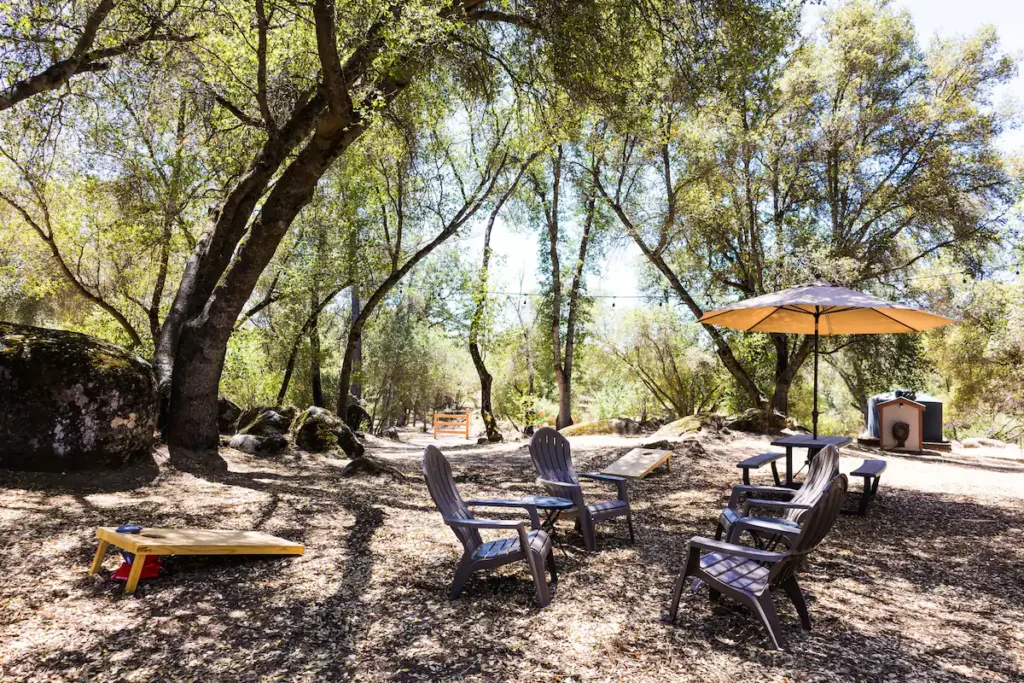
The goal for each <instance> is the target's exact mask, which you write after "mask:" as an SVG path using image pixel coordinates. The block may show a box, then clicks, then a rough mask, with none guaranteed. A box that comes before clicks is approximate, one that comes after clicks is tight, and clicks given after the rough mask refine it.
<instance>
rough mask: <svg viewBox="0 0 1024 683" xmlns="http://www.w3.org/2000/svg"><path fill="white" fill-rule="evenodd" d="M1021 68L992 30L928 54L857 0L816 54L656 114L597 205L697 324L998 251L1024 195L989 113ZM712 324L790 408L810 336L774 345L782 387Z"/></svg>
mask: <svg viewBox="0 0 1024 683" xmlns="http://www.w3.org/2000/svg"><path fill="white" fill-rule="evenodd" d="M737 40H738V43H739V45H745V42H744V41H743V40H741V39H740V38H739V37H737ZM773 55H774V56H773ZM1012 69H1013V65H1012V62H1011V61H1010V60H1009V59H1008V58H1007V57H1005V56H1002V55H1000V54H999V53H998V48H997V43H996V39H995V35H994V33H992V32H991V31H990V30H983V31H981V32H980V33H979V34H977V35H975V36H973V37H971V38H968V39H965V40H962V41H955V42H948V41H947V42H942V43H938V44H936V45H934V46H932V47H931V48H930V49H929V50H928V51H922V50H920V49H919V48H918V46H917V42H916V39H915V37H914V32H913V26H912V23H911V22H910V19H909V16H907V15H906V14H905V13H902V14H901V13H898V12H896V11H895V10H893V9H892V8H890V7H889V6H888V5H886V4H879V3H871V2H862V1H860V0H852V1H851V2H847V3H844V4H842V5H839V6H838V7H836V8H835V9H833V10H831V11H829V12H827V13H826V15H825V18H824V21H823V24H822V26H821V27H820V29H819V31H818V33H816V34H815V36H814V37H813V39H812V40H810V41H809V42H808V43H807V44H805V45H799V46H797V47H796V48H795V49H792V50H774V49H772V50H768V52H767V54H766V55H765V58H763V59H757V60H754V61H752V62H749V63H747V64H742V63H740V64H738V65H737V68H736V69H734V70H733V71H732V72H730V79H729V81H727V82H726V83H724V84H723V85H724V87H723V95H722V96H721V97H719V98H717V99H715V100H714V102H713V104H712V106H710V107H706V108H703V109H701V110H700V111H694V110H692V109H690V110H687V109H685V108H683V107H681V106H680V104H678V103H677V102H673V101H669V102H664V103H659V105H658V107H657V108H656V109H655V116H654V119H655V121H656V124H657V126H656V127H655V128H654V129H653V130H648V131H646V132H641V133H629V134H625V135H623V136H622V137H621V140H620V145H619V146H618V147H617V148H616V149H615V151H614V159H615V160H614V162H613V165H614V167H615V169H616V173H615V175H613V176H612V175H610V176H609V177H608V178H606V179H603V180H602V183H601V186H600V187H601V188H603V191H602V196H603V197H604V198H605V199H606V201H607V202H608V203H609V205H610V206H612V208H613V210H614V211H615V212H616V214H617V215H618V216H619V218H620V221H621V223H622V224H623V226H624V227H625V229H626V231H627V232H628V233H629V234H630V235H631V236H632V237H633V239H634V240H635V241H636V242H637V244H638V245H639V246H640V247H641V249H642V250H643V251H644V253H645V255H646V256H647V257H648V259H649V261H650V263H651V264H652V265H653V266H654V267H655V268H657V269H658V271H660V272H661V273H662V274H663V275H664V276H665V278H666V279H667V280H668V281H669V283H670V284H671V286H672V289H673V290H674V291H675V292H676V293H677V294H678V295H679V296H680V298H681V299H682V300H683V302H684V303H685V304H686V305H687V307H688V308H690V310H691V311H692V312H693V314H694V315H695V316H699V315H701V314H702V313H703V311H704V305H703V302H707V303H708V304H711V305H714V303H715V302H716V301H722V300H729V299H733V298H736V297H739V298H747V297H752V296H757V295H760V294H764V293H767V292H770V291H774V290H777V289H781V288H784V287H787V286H790V285H792V284H796V283H798V282H800V281H804V280H809V279H811V278H812V277H813V276H815V275H820V276H825V277H827V278H829V279H831V280H833V281H837V282H838V283H841V284H846V285H851V286H855V287H856V286H860V287H869V286H870V285H871V283H872V282H873V281H875V280H883V281H884V280H886V279H887V278H892V277H896V276H898V274H899V273H901V272H903V271H905V269H907V268H908V267H910V266H911V265H913V264H915V263H917V262H918V261H920V260H922V259H929V258H932V257H934V255H936V254H937V253H939V252H940V251H941V250H944V249H956V250H957V252H958V253H961V254H969V253H972V252H976V251H977V250H979V249H983V248H984V247H985V246H986V245H987V244H990V243H991V242H992V241H993V240H995V239H997V238H998V235H999V234H1000V230H999V228H1000V225H1001V224H1002V221H1003V220H1004V217H1005V215H1006V213H1007V212H1008V211H1009V209H1010V207H1011V206H1012V205H1013V203H1014V201H1015V199H1016V198H1017V197H1019V183H1018V181H1017V179H1016V178H1015V177H1014V176H1013V174H1012V173H1011V172H1010V171H1009V169H1008V167H1007V164H1006V161H1005V160H1004V159H1003V157H1002V156H1001V155H1000V154H999V153H998V152H997V151H996V150H995V147H994V142H995V137H996V135H997V134H998V132H999V131H1000V130H1001V129H1002V127H1003V126H1004V125H1005V124H1006V118H1005V114H1002V113H1000V112H998V111H995V110H992V109H991V108H990V107H989V106H988V104H989V97H990V93H991V90H992V88H993V87H995V86H996V85H998V84H999V83H1002V82H1004V81H1005V80H1006V79H1007V78H1008V77H1009V76H1010V74H1011V73H1012ZM669 92H670V93H671V91H669ZM697 131H701V132H702V133H703V134H697V133H696V132H697ZM659 177H660V178H661V179H663V182H662V183H661V186H660V187H657V186H654V185H653V181H654V179H655V178H659ZM651 187H657V189H656V191H655V192H653V193H650V194H648V193H647V192H643V193H642V194H644V196H639V195H640V194H641V190H648V189H649V188H651ZM653 197H657V198H658V201H660V202H662V206H663V208H662V209H661V210H660V211H650V209H649V207H650V205H651V204H650V202H651V200H652V198H653ZM707 329H708V332H709V334H710V335H711V336H712V339H713V341H714V343H715V346H716V351H717V352H718V354H719V357H720V358H721V360H722V362H723V364H724V365H725V366H726V368H727V369H728V370H729V371H730V373H731V374H732V375H733V377H734V379H735V381H736V383H737V384H738V385H739V387H741V389H742V390H743V392H744V393H745V395H746V396H747V399H748V400H749V401H750V402H751V403H754V404H756V405H759V406H761V407H765V408H766V407H769V406H771V407H773V408H775V409H776V410H779V411H782V412H786V411H787V409H788V396H789V388H790V386H791V385H792V382H793V379H794V377H795V376H796V373H797V371H798V370H799V368H800V367H801V366H802V364H803V362H804V360H805V359H806V358H807V356H808V353H809V350H810V344H809V341H808V340H807V339H806V338H805V339H801V340H793V339H790V338H789V337H787V336H784V335H771V337H770V339H771V342H772V346H773V349H774V356H775V358H774V364H773V365H774V372H773V373H772V379H773V382H772V385H773V386H771V385H768V384H766V383H763V382H762V383H759V382H758V381H757V380H756V379H755V377H756V375H757V374H758V373H757V372H756V371H755V369H754V368H752V367H751V366H750V365H749V364H745V363H744V362H742V361H741V360H740V359H739V358H738V357H737V354H736V352H735V350H734V349H735V347H736V343H735V342H734V341H731V340H730V335H727V334H725V333H723V332H722V331H720V330H715V329H713V328H710V327H708V328H707ZM769 389H771V391H769ZM766 396H771V397H772V398H771V400H770V401H769V400H768V399H767V398H765V397H766Z"/></svg>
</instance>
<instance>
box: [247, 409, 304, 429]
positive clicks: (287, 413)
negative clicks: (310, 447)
mask: <svg viewBox="0 0 1024 683" xmlns="http://www.w3.org/2000/svg"><path fill="white" fill-rule="evenodd" d="M268 410H270V411H273V412H275V413H277V414H278V415H280V416H281V417H283V418H284V420H285V422H286V423H287V424H285V426H284V428H283V429H282V430H281V432H282V433H283V432H287V431H288V425H290V424H291V423H292V420H294V419H295V416H296V415H298V414H299V410H298V408H296V407H295V406H254V407H252V408H248V409H247V410H245V411H243V412H242V416H241V417H239V418H238V428H239V429H238V431H240V432H244V431H245V429H246V428H247V427H248V426H249V425H251V424H252V423H253V422H255V421H256V419H257V418H258V417H260V416H261V415H263V413H265V412H267V411H268Z"/></svg>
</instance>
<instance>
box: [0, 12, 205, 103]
mask: <svg viewBox="0 0 1024 683" xmlns="http://www.w3.org/2000/svg"><path fill="white" fill-rule="evenodd" d="M201 7H202V5H201V4H200V5H199V7H198V8H195V9H193V8H189V9H188V11H187V12H186V11H185V9H184V8H183V7H182V3H180V2H172V3H170V4H169V5H167V6H166V7H165V6H163V3H157V4H156V6H152V5H146V4H143V3H135V2H131V1H120V2H119V1H118V0H99V2H98V3H96V5H95V6H94V7H91V8H90V7H86V6H85V4H84V3H82V4H79V3H62V2H28V1H26V0H21V1H17V2H13V3H8V4H6V5H5V7H4V14H5V15H6V17H5V18H6V21H5V22H4V23H2V24H0V44H3V45H5V46H6V47H5V49H4V54H3V55H2V57H0V65H3V66H2V67H0V83H2V84H3V85H2V86H0V88H2V89H0V111H3V110H5V109H10V108H11V107H13V106H15V105H16V104H19V103H20V102H23V101H24V100H27V99H29V98H31V97H33V96H35V95H40V94H43V93H48V92H52V91H55V90H58V89H59V88H61V87H62V86H64V85H65V84H67V83H68V81H70V80H71V79H72V78H73V77H74V76H77V75H79V74H84V73H96V72H101V71H106V70H107V69H110V68H111V60H112V59H114V58H116V57H120V56H122V55H125V54H128V53H132V52H137V51H140V50H141V49H142V48H143V47H144V46H147V45H150V44H153V43H161V42H187V41H190V40H193V39H194V36H193V35H189V34H187V33H185V32H184V26H185V25H187V23H188V22H189V20H190V19H191V18H192V15H194V14H195V13H196V10H197V9H201Z"/></svg>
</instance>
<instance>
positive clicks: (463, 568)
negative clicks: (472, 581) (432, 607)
mask: <svg viewBox="0 0 1024 683" xmlns="http://www.w3.org/2000/svg"><path fill="white" fill-rule="evenodd" d="M472 574H473V563H472V561H470V559H469V557H468V556H467V555H463V556H462V559H461V560H459V566H458V567H456V568H455V579H454V580H452V588H451V591H449V593H448V598H449V599H450V600H454V599H455V598H457V597H459V593H461V592H462V589H463V588H465V586H466V582H467V581H469V577H470V576H471V575H472Z"/></svg>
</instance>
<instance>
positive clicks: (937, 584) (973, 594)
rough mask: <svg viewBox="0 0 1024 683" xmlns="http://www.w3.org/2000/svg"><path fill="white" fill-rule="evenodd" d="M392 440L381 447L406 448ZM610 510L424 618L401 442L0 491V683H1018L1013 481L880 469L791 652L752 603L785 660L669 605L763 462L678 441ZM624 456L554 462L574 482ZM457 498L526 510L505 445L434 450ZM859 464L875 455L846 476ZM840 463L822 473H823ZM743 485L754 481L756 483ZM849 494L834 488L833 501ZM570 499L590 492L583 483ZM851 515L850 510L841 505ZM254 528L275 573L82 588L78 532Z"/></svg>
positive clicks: (1021, 530)
mask: <svg viewBox="0 0 1024 683" xmlns="http://www.w3.org/2000/svg"><path fill="white" fill-rule="evenodd" d="M409 436H411V435H410V434H408V433H407V437H409ZM702 440H703V442H704V445H705V448H706V449H707V455H705V456H702V457H695V456H689V457H685V458H683V457H680V458H678V459H677V461H676V462H675V463H673V467H672V471H671V473H665V472H663V471H661V472H656V473H654V474H652V475H651V476H650V477H649V478H648V479H646V480H644V481H641V482H637V483H636V484H634V485H633V486H632V489H631V491H632V494H631V495H632V498H633V501H634V510H635V521H636V529H637V539H636V543H635V545H631V544H630V543H629V541H628V535H627V533H626V528H625V524H624V522H622V521H615V522H609V523H607V524H604V525H602V526H601V527H600V528H599V532H598V549H599V550H598V552H597V553H596V554H593V555H587V554H585V553H584V552H582V540H581V539H580V538H579V537H578V535H575V534H574V533H573V531H572V527H571V525H564V528H563V529H562V535H563V538H565V539H566V541H567V542H568V545H569V547H568V551H567V553H563V552H562V551H559V552H558V554H557V558H556V559H557V562H558V565H559V575H560V582H559V584H558V587H557V589H556V591H555V594H554V598H553V600H552V603H551V606H550V607H548V608H547V609H537V608H535V607H534V606H533V605H532V588H531V584H530V582H529V575H528V573H527V572H526V570H525V566H524V565H521V564H520V565H512V566H509V567H506V568H504V569H502V570H499V571H498V572H497V573H495V574H491V575H487V574H477V575H476V576H475V577H474V578H473V579H472V580H471V581H470V583H469V585H468V587H467V589H466V591H465V592H464V593H463V595H462V596H461V597H459V598H458V599H457V600H455V601H449V600H448V598H447V595H446V593H447V589H448V585H449V582H450V580H451V578H452V573H453V570H454V568H455V563H456V561H457V559H458V557H459V554H460V546H459V545H458V544H457V541H456V539H455V536H454V535H453V534H452V533H451V532H450V531H449V530H448V529H447V528H446V527H444V526H443V524H442V523H441V519H440V515H439V514H438V513H437V511H436V509H435V508H434V506H433V504H432V503H431V501H430V497H429V495H428V493H427V490H426V487H425V486H424V484H423V482H422V476H421V472H420V454H421V453H422V447H423V444H424V443H425V442H426V441H427V438H426V437H423V436H417V437H415V438H412V439H411V442H406V443H400V444H391V443H388V442H382V441H374V444H373V447H372V448H371V449H370V452H371V453H373V454H375V455H379V456H381V457H383V458H386V459H388V460H389V461H391V463H392V464H394V465H395V466H396V467H397V468H398V469H399V470H400V471H402V472H405V473H406V474H407V475H408V480H407V481H404V482H403V481H396V480H394V479H392V478H391V477H388V476H378V477H368V476H361V477H358V478H354V479H344V480H343V479H339V477H338V473H339V471H340V469H341V467H342V466H343V464H344V462H343V461H339V460H333V459H331V458H326V457H322V456H302V457H298V458H296V457H289V458H280V459H256V458H253V457H252V456H248V455H245V454H242V453H238V452H235V451H231V450H225V451H224V457H225V458H226V459H227V460H228V462H229V464H230V472H229V473H227V474H224V475H207V476H194V475H192V474H187V473H182V472H179V471H176V470H174V469H172V468H170V467H169V466H168V465H167V463H166V454H165V453H163V452H160V451H158V452H157V454H156V456H155V457H154V459H153V461H151V462H146V463H144V464H141V465H140V466H138V467H136V468H133V469H132V470H130V471H128V472H124V473H120V474H117V475H96V474H92V475H76V476H74V477H60V476H59V475H53V474H45V475H43V474H39V475H35V474H33V475H28V474H13V473H10V472H7V473H0V486H2V487H3V488H0V506H2V507H0V533H2V538H3V548H4V550H3V553H2V554H0V577H3V578H2V581H0V680H4V681H76V680H83V681H84V680H90V681H149V680H196V681H234V680H238V681H261V680H283V681H318V680H325V681H327V680H329V681H334V680H352V679H355V680H363V681H413V680H432V681H436V680H470V681H563V682H564V681H569V680H572V681H689V680H693V681H698V680H699V681H747V680H750V681H754V680H757V681H761V680H765V681H783V680H788V681H809V680H822V681H825V680H827V681H847V680H850V681H853V680H857V681H915V680H919V681H953V680H967V679H972V680H987V681H1010V680H1021V678H1022V676H1024V631H1022V629H1021V623H1020V620H1021V615H1022V614H1024V590H1022V586H1024V550H1022V548H1024V458H1021V457H1019V455H1012V454H1011V455H1009V456H1008V457H1004V458H999V459H996V458H986V457H983V456H977V455H971V454H954V455H951V456H935V457H930V456H909V455H907V456H894V455H886V456H885V457H886V458H887V459H888V460H889V463H890V465H889V469H888V471H887V472H886V473H885V475H884V476H883V478H882V484H881V486H880V489H879V494H878V498H877V500H876V501H875V502H874V503H873V505H872V508H871V510H870V512H869V515H868V516H867V517H863V518H861V517H841V518H840V519H839V521H838V523H837V525H836V527H835V528H834V529H833V531H832V533H831V534H830V536H829V537H828V538H827V539H826V541H825V542H824V543H823V545H822V546H821V547H820V548H819V549H818V551H817V552H816V553H815V554H814V555H813V556H812V557H811V560H810V562H809V565H808V567H807V569H806V572H805V573H804V574H802V575H801V577H800V580H801V582H802V585H803V586H804V590H805V592H806V593H807V595H808V601H809V604H810V612H811V618H812V620H813V622H814V630H813V631H812V632H809V633H808V632H804V631H802V630H801V629H800V628H799V624H798V621H797V618H796V614H795V612H794V610H793V608H792V606H791V605H790V604H789V603H788V602H786V601H785V599H784V598H782V599H777V601H776V604H777V605H778V607H779V611H780V617H781V619H782V621H783V624H784V628H785V631H784V635H785V637H786V639H787V641H788V644H789V647H790V651H789V652H777V651H774V650H771V649H769V642H768V639H767V637H766V635H765V632H764V631H763V630H762V628H761V627H760V626H759V624H758V622H757V620H756V619H754V618H753V617H752V616H751V615H750V614H749V613H747V612H746V611H745V610H744V609H742V608H740V607H738V606H736V605H734V604H731V603H729V602H728V601H720V602H719V603H717V604H712V603H710V602H709V600H708V598H707V593H706V589H705V590H704V591H702V592H701V593H699V594H697V595H694V594H692V593H691V592H690V591H689V590H687V591H686V592H685V593H684V595H683V602H682V605H681V608H680V616H679V619H678V621H677V623H676V624H674V625H669V624H667V623H665V621H664V619H665V617H666V615H667V611H668V602H669V592H670V589H671V586H672V582H673V580H674V577H675V575H676V573H677V572H678V571H679V569H680V564H681V561H682V558H683V556H684V547H685V544H686V541H687V539H688V538H690V537H691V536H693V535H697V534H699V535H705V536H708V535H713V533H714V520H715V517H716V515H717V512H718V510H719V509H720V508H721V506H722V504H723V502H724V501H725V499H726V497H727V493H728V490H729V486H730V485H732V484H734V483H736V482H737V480H738V476H739V472H738V470H737V469H736V468H735V462H736V461H737V460H739V459H741V458H742V457H745V456H747V455H750V454H754V453H757V452H761V451H763V450H764V449H765V448H766V445H767V444H766V441H767V439H766V438H761V437H751V436H749V435H747V436H739V435H737V434H733V435H730V436H726V437H709V436H705V437H702ZM642 442H643V438H642V437H641V438H640V439H637V438H625V437H579V438H576V439H573V457H574V460H575V462H576V466H577V469H578V470H581V471H586V470H590V469H595V468H599V467H601V466H603V465H605V464H607V463H609V462H611V461H612V460H613V459H614V458H616V457H617V456H618V455H620V454H621V453H623V452H625V450H627V449H628V448H630V447H632V446H635V445H637V444H638V443H642ZM441 443H442V448H444V450H445V451H446V453H447V454H448V455H449V457H450V459H451V461H452V464H453V467H454V469H455V472H456V476H457V479H458V481H459V485H460V488H461V490H462V493H463V495H464V496H465V497H467V498H468V497H494V496H510V495H525V494H530V493H537V492H538V490H537V488H536V487H535V486H534V484H533V478H534V475H533V471H532V468H531V466H530V461H529V455H528V453H527V451H526V447H525V442H512V443H507V444H499V445H488V446H475V445H472V444H470V443H468V442H465V441H462V440H461V439H454V438H450V439H442V440H441ZM870 455H875V454H870ZM864 456H865V453H863V452H858V450H857V449H856V448H847V449H844V457H843V460H842V469H843V471H846V472H849V471H850V470H852V469H853V468H854V467H855V466H856V464H857V463H858V462H859V460H858V458H861V457H864ZM758 475H760V477H761V478H762V479H764V477H765V475H764V474H761V473H757V474H755V477H757V476H758ZM859 486H860V484H859V482H855V483H852V488H853V489H855V490H856V491H858V492H859ZM588 489H589V490H591V491H592V492H593V494H594V495H598V494H606V493H608V491H607V490H602V488H601V487H600V486H599V485H595V486H591V485H590V484H588ZM854 504H855V500H854V498H853V497H852V496H851V498H850V500H849V501H848V502H847V505H848V506H850V507H852V506H853V505H854ZM128 521H136V522H139V523H141V524H143V525H147V526H203V527H214V528H216V527H219V528H237V529H249V528H252V529H259V530H262V531H265V532H269V533H273V534H277V535H280V536H284V537H286V538H289V539H292V540H296V541H301V542H303V543H305V545H306V554H305V555H304V556H302V557H298V558H241V557H234V558H232V557H220V558H199V557H181V558H174V559H171V560H170V561H169V562H168V568H169V570H170V573H169V574H168V575H167V576H164V577H162V578H159V579H156V580H152V581H143V582H142V584H140V587H139V589H138V591H137V592H136V593H135V594H134V595H124V594H122V591H121V588H120V585H118V584H114V583H113V582H111V581H109V575H110V573H111V572H112V571H113V570H114V569H115V568H116V567H117V564H118V562H117V560H116V557H115V556H114V555H113V554H111V555H109V556H108V558H107V561H106V563H105V564H104V567H103V571H102V572H101V575H99V576H92V577H91V576H89V575H88V568H89V563H90V560H91V557H92V554H93V552H94V550H95V548H96V539H95V531H94V530H95V527H96V526H99V525H112V524H118V523H124V522H128Z"/></svg>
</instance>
